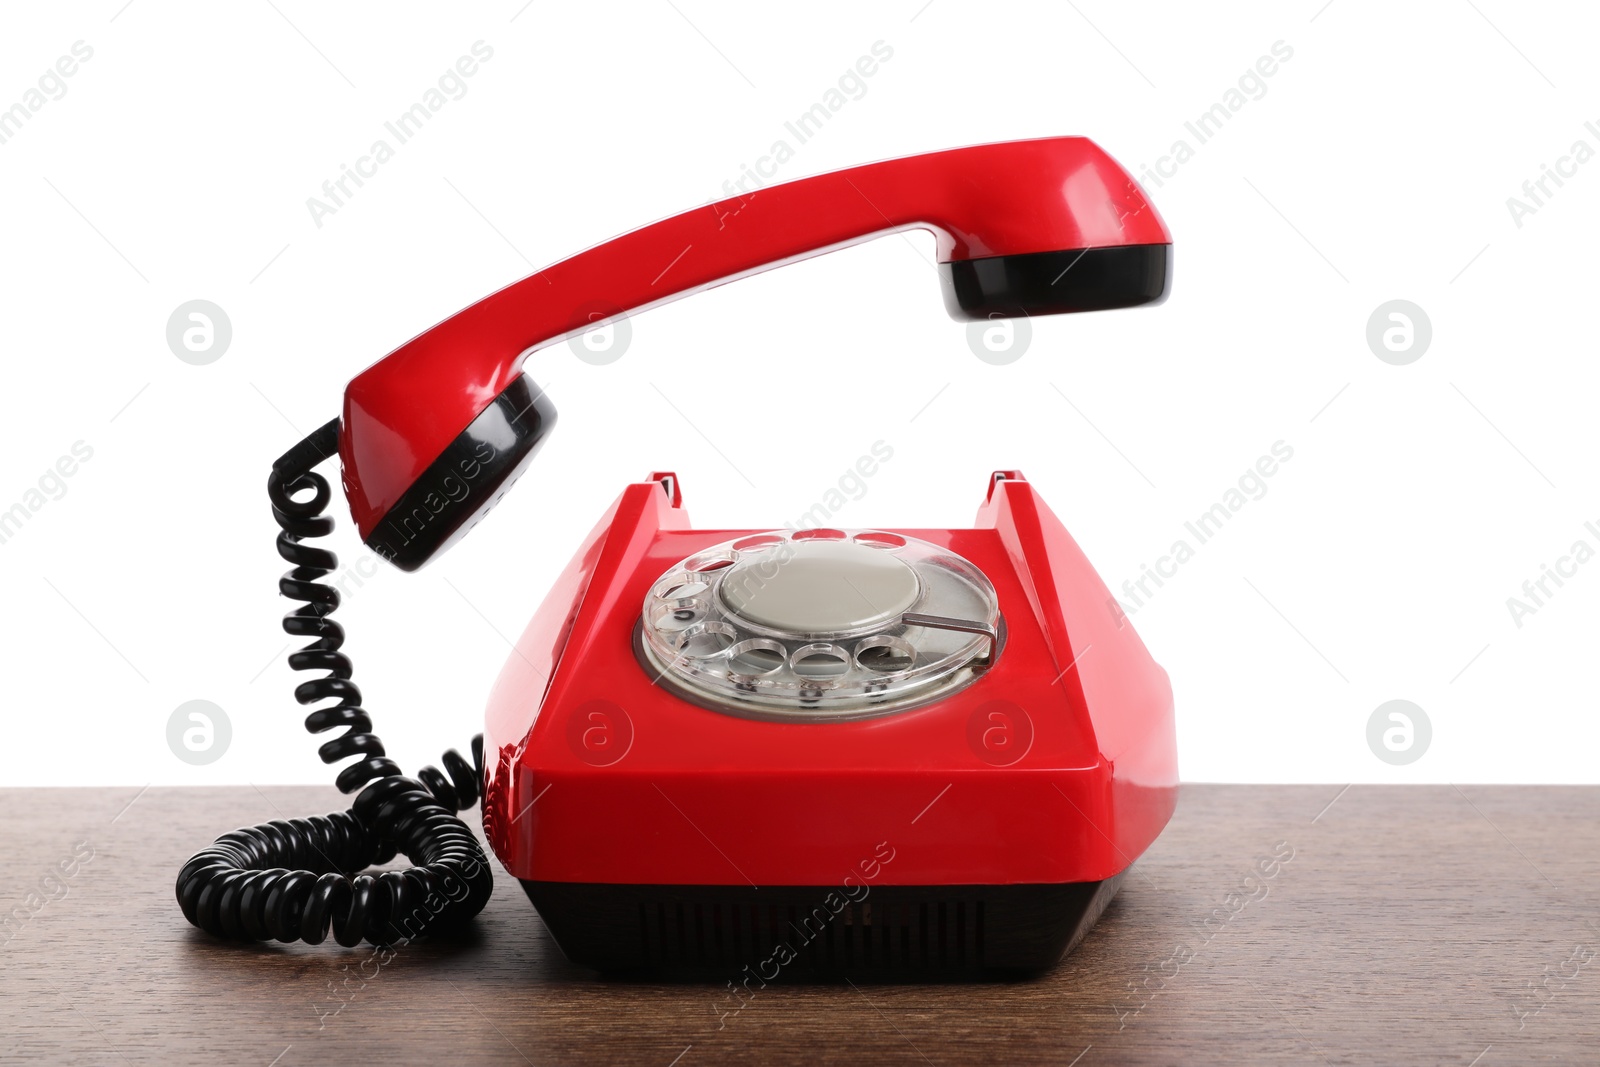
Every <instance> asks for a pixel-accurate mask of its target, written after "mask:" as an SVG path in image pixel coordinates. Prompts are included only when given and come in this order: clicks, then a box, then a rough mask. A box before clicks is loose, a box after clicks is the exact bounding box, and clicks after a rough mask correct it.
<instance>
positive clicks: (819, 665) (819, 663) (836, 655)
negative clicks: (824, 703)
mask: <svg viewBox="0 0 1600 1067" xmlns="http://www.w3.org/2000/svg"><path fill="white" fill-rule="evenodd" d="M789 667H790V669H791V670H793V671H794V673H795V674H798V675H799V676H800V677H802V678H807V679H824V678H837V677H839V676H840V675H842V674H844V672H845V671H847V670H849V669H850V657H849V656H848V655H846V654H845V651H844V649H842V648H840V647H839V646H838V645H827V644H818V645H803V646H801V647H800V648H797V649H795V651H794V655H793V656H791V657H789Z"/></svg>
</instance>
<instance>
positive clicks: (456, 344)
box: [339, 137, 1171, 539]
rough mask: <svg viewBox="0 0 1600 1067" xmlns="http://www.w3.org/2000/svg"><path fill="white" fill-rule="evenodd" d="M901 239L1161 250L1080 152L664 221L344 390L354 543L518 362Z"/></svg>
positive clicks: (898, 166)
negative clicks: (799, 267) (814, 261)
mask: <svg viewBox="0 0 1600 1067" xmlns="http://www.w3.org/2000/svg"><path fill="white" fill-rule="evenodd" d="M904 229H927V230H931V231H933V233H934V234H935V236H936V238H937V242H938V252H939V258H940V260H941V261H942V262H949V261H951V260H965V259H976V258H982V257H987V256H998V255H1018V254H1023V253H1031V252H1049V251H1062V250H1068V249H1080V248H1091V247H1094V248H1104V247H1108V246H1121V245H1143V244H1168V243H1170V242H1171V237H1170V235H1169V234H1168V233H1167V229H1166V226H1165V225H1164V224H1163V223H1162V221H1161V219H1160V216H1158V215H1157V214H1156V211H1155V208H1154V207H1153V206H1151V205H1150V203H1149V202H1148V201H1147V200H1146V199H1145V196H1144V193H1143V192H1142V191H1141V190H1140V189H1139V187H1138V185H1137V184H1136V183H1135V182H1134V181H1133V179H1132V178H1130V177H1129V176H1128V174H1127V172H1125V171H1124V170H1123V169H1122V168H1121V167H1120V166H1119V165H1118V164H1117V163H1116V161H1115V160H1113V159H1112V158H1111V157H1110V156H1108V155H1106V153H1105V152H1103V151H1102V150H1101V149H1100V148H1099V147H1098V146H1097V145H1095V144H1094V143H1093V142H1092V141H1090V140H1088V139H1087V138H1083V137H1051V138H1043V139H1039V140H1031V141H1011V142H1005V143H1001V144H989V145H978V146H975V147H971V148H958V149H953V150H950V151H946V152H932V153H928V154H925V155H918V156H909V157H906V158H903V159H893V160H887V161H884V162H879V163H870V164H867V165H865V166H860V167H852V168H850V169H848V170H840V171H834V172H832V173H830V174H821V175H817V176H815V177H811V178H801V179H799V180H797V181H792V182H786V183H783V184H780V185H773V186H768V187H766V188H764V189H760V190H757V191H755V192H752V193H749V194H746V195H744V196H739V197H735V198H733V199H729V200H722V201H718V202H716V203H712V204H707V205H705V206H703V207H699V208H695V209H694V210H692V211H687V212H684V213H683V214H681V215H674V216H672V217H671V218H667V219H662V220H661V221H659V222H656V223H652V224H651V225H649V226H645V227H642V228H640V229H637V230H634V231H632V232H631V233H627V234H624V235H622V236H620V237H617V238H614V239H613V240H610V241H607V242H606V243H604V244H601V245H597V246H595V247H594V248H591V249H589V250H588V251H585V252H581V253H579V254H578V255H575V256H573V257H571V258H570V259H566V260H563V261H561V262H559V263H556V264H554V265H553V266H550V267H546V268H545V269H544V270H541V271H539V272H538V273H536V274H533V275H531V276H529V277H527V278H524V279H523V280H521V281H519V282H516V283H515V284H512V285H509V286H507V287H506V288H504V289H501V290H500V291H499V292H497V293H494V294H493V295H491V296H489V297H486V298H485V299H483V300H481V301H479V302H478V303H476V304H473V305H472V306H471V307H469V308H466V309H465V310H463V311H461V312H458V313H457V314H455V315H453V316H451V317H450V318H448V319H446V320H444V321H443V322H441V323H439V324H438V325H437V326H434V327H433V328H432V329H430V330H428V331H427V332H425V333H423V334H420V335H419V336H417V337H415V338H413V339H412V340H410V341H408V342H406V343H405V344H404V345H402V346H400V347H399V348H398V349H396V350H395V351H394V352H392V353H390V354H389V355H388V356H386V357H385V358H384V359H382V360H380V361H379V362H377V363H375V364H373V365H372V366H371V367H369V368H368V369H367V370H366V371H364V372H362V374H360V375H359V376H358V377H356V378H355V379H354V380H353V381H351V383H350V385H349V386H348V388H347V389H346V391H345V402H344V413H343V426H342V432H341V436H340V445H339V449H340V456H341V459H342V462H343V467H344V485H345V493H346V495H347V496H348V498H349V501H350V510H351V514H352V515H353V516H354V518H355V521H356V524H357V526H358V527H359V528H360V531H361V536H362V538H363V539H365V538H367V537H368V536H369V535H370V534H371V533H372V531H373V529H374V528H375V527H376V525H377V523H378V521H379V520H380V519H381V518H382V517H383V516H384V514H385V513H387V511H388V510H389V508H390V507H391V506H392V505H393V504H394V503H395V501H396V500H398V499H399V498H400V495H401V494H402V493H404V492H405V490H406V489H407V488H408V487H409V486H410V485H411V484H412V483H413V482H414V481H416V480H417V478H419V477H420V476H421V475H422V473H423V472H424V471H425V470H426V469H427V467H428V465H429V464H430V463H431V462H432V461H433V460H434V459H435V458H436V457H437V456H438V455H439V454H440V453H441V452H443V451H444V449H445V447H446V446H447V445H449V443H450V442H451V441H452V440H453V439H454V438H455V437H456V435H457V434H459V433H461V431H462V430H464V429H465V428H466V427H467V425H468V424H469V423H470V422H471V421H472V420H473V419H474V418H475V417H476V416H477V415H478V413H479V412H481V411H483V409H484V408H485V407H487V406H488V404H489V403H490V402H491V401H492V400H493V399H494V398H495V396H497V395H498V394H499V393H500V392H501V391H502V390H503V389H505V388H506V386H507V385H508V384H509V383H510V382H511V381H512V379H514V378H515V377H516V375H517V374H519V373H520V372H521V367H522V362H523V359H524V357H525V355H526V354H527V352H528V351H530V350H532V349H535V348H539V347H542V346H544V345H547V344H551V343H553V342H556V341H559V340H561V339H563V338H565V337H568V336H571V335H573V334H576V333H580V332H582V331H584V330H587V329H591V328H593V327H594V326H596V325H599V324H601V323H602V322H604V321H606V320H608V319H609V318H612V317H614V316H616V315H617V314H619V313H621V312H625V311H626V312H631V311H636V310H639V309H643V308H647V307H652V306H655V305H657V304H661V303H665V302H666V301H669V300H672V299H675V298H676V297H679V296H683V295H685V294H687V293H691V292H694V291H696V290H698V289H704V288H707V287H709V286H713V285H718V284H721V283H723V282H728V281H732V280H734V279H736V278H740V277H744V276H748V275H750V274H754V273H757V272H759V271H762V270H766V269H768V268H771V267H776V266H780V265H782V264H784V263H790V262H794V261H797V260H800V259H804V258H807V257H810V256H814V255H818V254H820V253H823V252H827V251H832V250H834V249H837V248H842V247H844V246H847V245H851V244H855V243H857V242H860V241H864V240H867V239H868V238H872V237H876V236H879V235H882V234H885V233H889V232H892V231H896V230H904Z"/></svg>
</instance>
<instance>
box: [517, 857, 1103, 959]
mask: <svg viewBox="0 0 1600 1067" xmlns="http://www.w3.org/2000/svg"><path fill="white" fill-rule="evenodd" d="M1124 873H1126V872H1124ZM1121 881H1122V874H1118V875H1115V876H1113V877H1111V878H1107V879H1105V880H1104V881H1099V882H1072V883H1066V884H1061V885H991V886H983V885H962V886H896V885H885V886H870V887H869V886H857V887H856V889H855V890H854V892H855V894H856V895H857V897H859V899H857V900H851V899H850V898H849V896H848V895H847V893H846V890H845V888H844V887H841V886H837V885H833V886H763V887H761V888H760V889H753V888H749V887H746V886H690V885H596V884H584V883H574V882H530V881H524V882H523V883H522V888H523V889H524V890H525V891H526V892H527V894H528V899H529V900H531V901H532V902H533V906H534V907H535V908H536V909H537V910H538V912H539V917H540V918H541V919H543V920H544V924H545V926H546V927H548V928H549V930H550V934H551V936H552V937H553V938H555V941H556V944H557V945H559V946H560V948H561V950H562V952H564V953H565V954H566V956H567V958H568V959H570V960H571V961H572V962H574V963H577V964H580V965H582V966H586V967H594V968H597V969H599V970H602V971H609V972H636V971H645V972H650V971H673V972H698V973H707V972H711V973H713V974H714V975H717V976H722V977H726V978H728V979H729V980H730V981H733V982H735V983H736V984H737V983H740V982H742V981H744V980H745V978H744V977H742V976H745V975H746V974H748V975H752V976H755V977H756V978H757V980H758V981H762V982H765V981H772V980H773V979H774V978H775V977H776V976H777V975H779V974H805V975H813V976H826V975H830V974H834V975H837V974H844V973H849V974H859V973H883V974H887V975H897V974H898V975H902V976H903V975H906V974H911V973H915V974H917V975H962V974H974V973H980V972H987V973H991V974H992V973H996V972H1026V973H1033V972H1038V971H1042V970H1045V969H1047V968H1049V967H1053V966H1054V965H1055V964H1056V963H1058V962H1059V961H1060V960H1061V958H1062V957H1063V956H1065V955H1066V954H1067V953H1068V952H1070V951H1072V949H1073V948H1075V947H1076V946H1077V944H1078V942H1080V941H1081V940H1083V937H1084V935H1085V934H1087V933H1088V932H1089V928H1090V927H1092V926H1093V925H1094V923H1095V921H1096V920H1097V919H1098V918H1099V917H1100V913H1101V912H1103V911H1104V910H1105V908H1106V905H1108V904H1109V903H1110V902H1111V898H1112V897H1114V896H1115V895H1116V892H1117V887H1118V885H1119V884H1120V883H1121ZM863 889H865V890H866V892H865V894H863V893H862V890H863Z"/></svg>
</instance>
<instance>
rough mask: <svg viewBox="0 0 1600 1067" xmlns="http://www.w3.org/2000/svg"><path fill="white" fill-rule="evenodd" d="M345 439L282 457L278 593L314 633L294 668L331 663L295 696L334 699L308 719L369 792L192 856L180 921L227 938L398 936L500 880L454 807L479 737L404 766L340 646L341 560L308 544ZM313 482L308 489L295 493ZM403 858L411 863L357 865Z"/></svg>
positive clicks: (476, 782) (333, 756) (479, 755)
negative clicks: (415, 768)
mask: <svg viewBox="0 0 1600 1067" xmlns="http://www.w3.org/2000/svg"><path fill="white" fill-rule="evenodd" d="M338 441H339V420H338V419H334V420H333V421H332V422H329V423H328V424H327V425H325V426H323V427H322V428H321V429H319V430H317V431H316V432H315V433H313V434H312V435H311V436H310V437H307V438H306V439H305V440H304V441H301V442H300V443H299V444H298V445H296V446H295V447H294V448H293V449H291V450H289V451H288V452H287V453H285V454H284V455H283V456H282V457H281V458H279V460H278V461H277V462H276V463H274V464H273V467H272V475H271V477H270V478H268V480H267V493H268V495H269V496H270V497H271V499H272V517H273V518H274V519H276V520H277V522H278V525H279V526H280V527H281V528H282V532H280V533H279V534H278V555H280V556H282V557H283V558H284V559H285V560H287V561H288V562H289V563H291V564H293V566H294V569H293V570H291V571H289V572H288V573H287V574H285V575H284V576H283V577H282V578H281V579H279V581H278V589H279V591H280V592H282V593H283V595H284V596H286V597H288V598H289V599H291V600H297V601H299V602H300V606H299V607H298V608H296V609H295V610H294V611H292V612H290V613H289V614H287V615H285V616H284V619H283V629H284V631H285V632H286V633H289V634H292V635H294V636H296V637H310V638H313V640H312V641H311V643H310V644H307V645H305V646H303V647H302V648H300V649H299V650H298V651H296V652H294V653H291V654H290V656H289V666H290V667H292V668H294V669H295V670H297V671H326V672H327V673H326V674H325V675H324V676H323V677H320V678H314V679H312V680H310V681H306V682H302V683H300V684H299V685H298V686H296V687H295V691H294V698H295V699H296V700H297V701H299V702H300V703H301V704H314V703H316V702H318V701H321V700H326V699H330V698H333V699H336V700H337V703H334V704H330V705H325V706H323V707H319V708H317V709H316V710H314V711H312V712H311V714H309V715H307V716H306V729H307V730H309V731H310V732H311V733H314V734H320V733H323V732H325V731H328V730H335V729H340V728H343V729H344V733H342V734H340V735H339V736H338V737H336V738H334V739H333V740H331V741H328V742H326V743H324V744H323V745H322V747H321V748H319V749H318V750H317V752H318V755H320V756H321V757H322V761H323V762H324V763H336V762H338V761H339V760H343V759H346V758H349V757H352V756H357V757H360V758H359V760H358V761H357V762H355V763H352V764H350V765H349V766H347V767H345V768H344V769H343V770H341V771H340V772H339V776H338V778H337V779H336V784H337V785H338V787H339V791H340V792H343V793H352V792H355V791H356V790H357V789H360V790H361V792H360V794H359V795H358V796H357V797H356V799H355V802H354V803H353V804H352V805H351V806H350V810H349V811H340V812H334V813H333V814H331V815H313V816H311V817H310V818H306V819H279V820H274V821H273V822H269V823H263V824H262V825H260V826H249V827H245V828H243V829H239V830H234V831H233V832H232V833H227V834H223V835H222V836H221V837H219V838H217V841H216V843H215V844H213V845H212V846H211V847H210V848H208V849H206V850H204V851H203V852H199V853H196V854H195V855H194V856H193V857H192V858H191V859H190V860H189V862H188V863H186V864H184V865H183V870H182V871H180V872H179V873H178V886H177V893H178V904H179V906H180V907H182V908H183V915H184V918H186V919H188V920H189V922H190V923H192V924H194V925H195V926H198V927H199V928H200V929H202V930H204V931H206V932H207V933H210V934H215V935H217V936H220V937H228V938H234V939H238V940H245V941H265V940H270V939H275V940H278V941H304V942H306V943H307V944H312V945H315V944H320V943H321V942H322V941H324V940H325V939H326V938H327V936H328V932H329V929H330V928H331V929H332V931H333V938H334V940H335V941H337V942H338V943H339V944H341V945H344V946H345V947H347V948H348V947H352V946H354V945H358V944H360V943H361V942H362V941H363V940H365V941H368V942H371V943H372V944H374V945H393V944H398V943H400V942H402V941H407V940H410V939H411V938H414V937H417V936H418V935H420V934H422V933H423V932H425V931H427V930H429V929H433V928H436V927H441V926H445V925H449V924H454V923H459V922H462V921H465V920H467V919H470V918H472V917H473V916H474V915H476V914H478V912H479V911H481V910H483V906H484V905H485V904H486V903H488V901H489V895H490V893H491V892H493V890H494V876H493V875H492V874H491V873H490V870H489V862H488V859H487V857H485V856H484V854H483V849H482V848H480V847H479V845H478V839H477V838H476V837H474V836H473V834H472V831H471V830H469V829H468V828H467V826H466V824H465V823H463V822H462V821H461V820H460V819H458V818H456V816H455V813H456V812H457V811H459V810H461V809H462V808H467V807H471V806H472V805H473V804H475V803H477V801H478V794H479V790H480V788H481V785H482V782H483V735H481V734H480V735H478V736H477V737H474V738H473V739H472V762H471V763H468V762H467V761H466V760H465V759H464V758H462V756H461V754H460V753H458V752H456V751H455V750H454V749H451V750H450V751H449V752H446V753H445V754H444V758H443V759H442V760H441V761H440V762H441V763H443V764H444V768H445V770H444V772H441V771H439V770H438V769H437V768H434V767H424V768H423V769H422V770H421V771H420V772H419V773H418V775H417V777H416V778H407V777H405V776H404V775H402V774H401V773H400V767H399V766H398V765H397V764H396V763H395V762H394V761H393V760H391V759H389V758H388V757H387V756H386V755H385V754H384V750H383V742H382V741H380V740H379V739H378V736H377V735H376V734H374V733H373V732H372V718H371V716H369V715H368V714H367V712H366V710H365V709H364V708H362V707H361V690H359V689H357V688H356V686H355V683H353V682H352V681H351V680H350V674H351V668H350V657H349V656H346V655H345V654H344V653H343V652H341V651H340V650H339V649H340V647H341V646H342V645H343V644H344V630H343V628H341V627H340V626H339V624H338V623H336V622H334V621H333V620H332V619H330V618H329V617H328V616H329V615H331V614H332V613H333V611H334V609H335V608H337V607H338V606H339V591H338V590H337V589H335V588H334V587H333V586H331V585H327V584H325V583H323V582H321V581H319V579H321V578H323V577H325V576H326V575H328V574H330V573H332V572H333V570H334V569H335V568H336V567H338V565H339V561H338V558H337V557H336V556H335V555H334V554H333V553H332V552H330V551H328V550H327V549H324V548H315V547H313V546H310V545H306V544H302V543H301V542H302V541H303V540H304V539H305V538H309V537H325V536H327V535H328V534H329V533H331V532H332V531H333V519H332V518H331V517H330V516H327V515H324V514H323V512H324V511H325V510H326V509H327V506H328V500H329V497H330V495H331V494H330V493H329V490H328V480H327V479H326V478H324V477H322V476H321V475H320V474H315V473H313V472H312V468H313V467H315V466H316V465H317V464H319V463H321V462H322V461H323V460H325V459H328V458H329V457H330V456H332V455H333V454H334V453H335V452H336V451H337V450H338ZM308 491H309V492H310V493H311V494H312V495H311V497H310V498H309V499H303V500H296V499H295V496H296V495H297V494H300V495H304V494H305V493H306V492H308ZM418 779H420V781H419V780H418ZM396 854H400V855H404V856H405V857H406V858H407V859H409V860H410V861H411V862H412V863H413V864H415V866H412V867H409V868H407V869H406V870H403V871H385V872H383V873H381V874H377V875H371V874H363V873H361V872H362V871H364V870H366V868H368V867H372V866H377V865H381V864H384V863H388V862H389V861H390V860H392V859H393V858H394V857H395V856H396Z"/></svg>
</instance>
